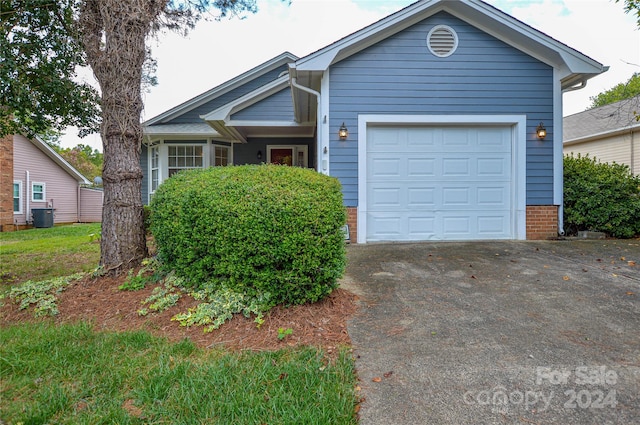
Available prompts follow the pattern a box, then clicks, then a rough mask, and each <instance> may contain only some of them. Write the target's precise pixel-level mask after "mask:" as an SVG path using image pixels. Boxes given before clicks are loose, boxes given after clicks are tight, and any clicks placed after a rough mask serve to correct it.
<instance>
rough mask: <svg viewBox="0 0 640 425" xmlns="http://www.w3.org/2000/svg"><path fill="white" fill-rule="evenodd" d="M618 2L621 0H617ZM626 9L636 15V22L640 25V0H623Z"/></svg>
mask: <svg viewBox="0 0 640 425" xmlns="http://www.w3.org/2000/svg"><path fill="white" fill-rule="evenodd" d="M616 3H620V0H616ZM623 3H624V11H625V12H627V13H631V14H633V15H636V22H637V23H638V27H640V0H623Z"/></svg>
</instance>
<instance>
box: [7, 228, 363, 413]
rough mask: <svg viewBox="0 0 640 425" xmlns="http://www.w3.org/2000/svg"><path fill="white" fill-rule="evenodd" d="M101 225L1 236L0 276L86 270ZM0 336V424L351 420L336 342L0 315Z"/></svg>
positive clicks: (95, 256) (350, 378) (347, 362)
mask: <svg viewBox="0 0 640 425" xmlns="http://www.w3.org/2000/svg"><path fill="white" fill-rule="evenodd" d="M99 231H100V227H99V225H73V226H61V227H54V228H51V229H35V230H27V231H20V232H15V233H0V283H19V282H24V281H26V280H29V279H31V280H33V281H34V282H32V283H31V284H32V285H36V286H37V283H36V282H38V281H41V282H42V283H41V284H42V285H44V284H46V282H44V281H50V284H51V282H52V281H57V280H56V278H59V277H61V276H67V275H70V274H72V273H77V272H81V271H91V270H93V269H94V268H95V267H96V265H97V264H98V260H99V246H98V243H97V241H96V239H95V237H93V236H90V235H92V234H93V235H96V234H98V232H99ZM9 278H10V279H11V281H8V279H9ZM3 279H5V280H3ZM36 289H37V288H33V291H36ZM33 291H31V290H30V292H29V293H31V292H33ZM36 292H37V291H36ZM0 295H1V294H0ZM0 341H2V343H1V344H0V377H1V378H0V424H7V425H17V424H53V423H55V424H114V423H116V424H167V423H171V424H356V423H357V419H356V417H355V414H354V409H355V406H356V404H357V402H358V396H357V394H356V390H355V385H356V375H355V372H354V362H353V358H352V357H351V355H350V354H349V353H348V352H347V351H346V350H344V349H343V350H342V351H340V353H339V355H338V358H337V359H335V360H332V361H328V360H327V359H326V358H325V356H324V353H323V352H322V350H320V349H315V348H303V349H286V350H282V351H278V352H243V353H232V352H226V351H223V350H204V349H200V348H197V347H196V346H195V345H193V344H192V343H191V342H189V341H186V340H185V341H183V342H180V343H177V344H171V343H169V342H167V341H166V340H164V339H161V338H156V337H153V336H151V335H150V334H148V333H145V332H127V333H113V332H111V333H109V332H98V331H96V330H94V329H93V328H92V327H91V325H90V324H87V323H79V324H74V325H60V326H56V325H54V324H52V323H50V322H46V321H45V322H37V323H23V324H16V325H6V324H1V323H0Z"/></svg>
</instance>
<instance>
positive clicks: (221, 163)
mask: <svg viewBox="0 0 640 425" xmlns="http://www.w3.org/2000/svg"><path fill="white" fill-rule="evenodd" d="M213 150H214V152H213V165H214V166H215V167H226V166H227V165H229V156H230V155H229V154H230V152H231V149H230V148H229V146H219V145H214V147H213Z"/></svg>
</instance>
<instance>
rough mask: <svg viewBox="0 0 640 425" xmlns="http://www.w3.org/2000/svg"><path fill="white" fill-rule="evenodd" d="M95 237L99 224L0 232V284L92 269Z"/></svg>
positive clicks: (96, 257) (97, 258)
mask: <svg viewBox="0 0 640 425" xmlns="http://www.w3.org/2000/svg"><path fill="white" fill-rule="evenodd" d="M99 238H100V223H92V224H73V225H68V226H55V227H51V228H47V229H29V230H21V231H17V232H3V233H0V284H7V283H9V284H10V283H19V282H24V281H27V280H44V279H48V278H51V277H56V276H64V275H68V274H73V273H77V272H86V271H91V270H94V269H95V268H96V267H98V263H99V261H100V241H99Z"/></svg>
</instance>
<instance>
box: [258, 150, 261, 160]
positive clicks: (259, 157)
mask: <svg viewBox="0 0 640 425" xmlns="http://www.w3.org/2000/svg"><path fill="white" fill-rule="evenodd" d="M258 159H262V151H258Z"/></svg>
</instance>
